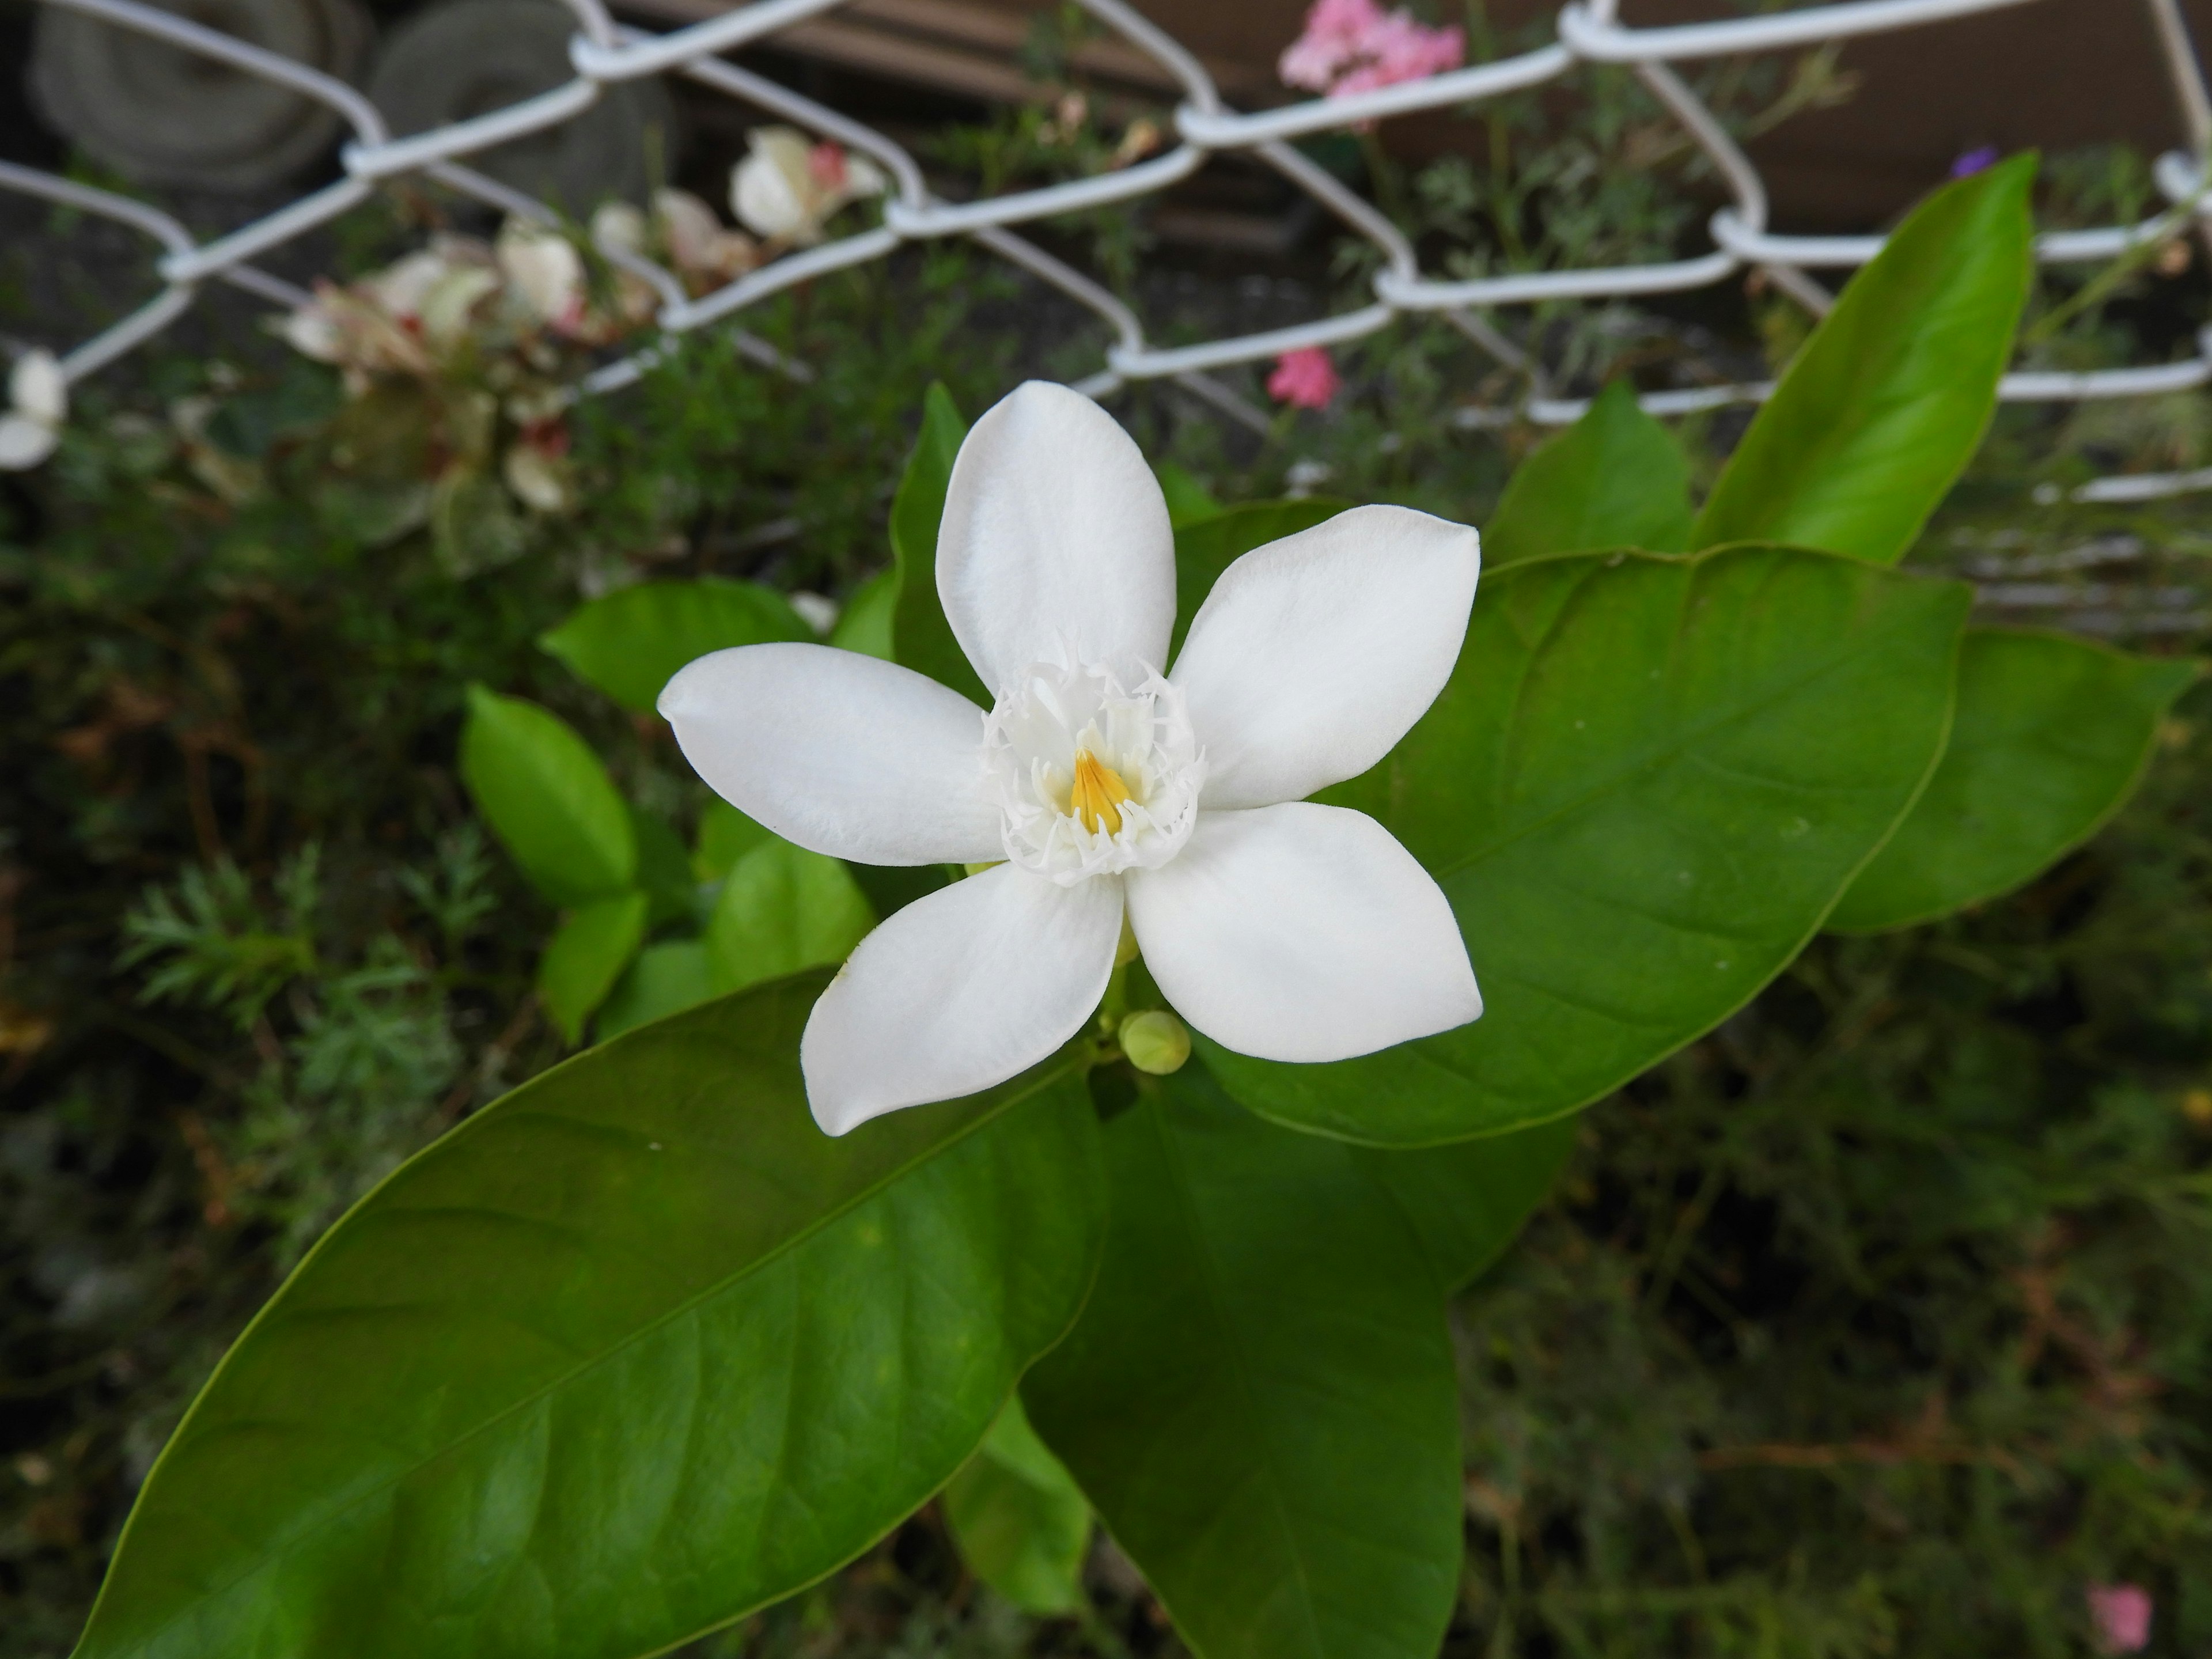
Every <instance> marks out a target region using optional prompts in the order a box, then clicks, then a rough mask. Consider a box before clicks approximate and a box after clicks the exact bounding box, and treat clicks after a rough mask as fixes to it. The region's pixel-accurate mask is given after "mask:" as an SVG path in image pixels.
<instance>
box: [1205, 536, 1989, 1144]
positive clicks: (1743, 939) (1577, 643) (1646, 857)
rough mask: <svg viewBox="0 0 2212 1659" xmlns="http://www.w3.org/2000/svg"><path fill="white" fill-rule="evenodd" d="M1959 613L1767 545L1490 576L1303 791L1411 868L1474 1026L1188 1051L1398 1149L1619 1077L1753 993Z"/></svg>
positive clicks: (1885, 809)
mask: <svg viewBox="0 0 2212 1659" xmlns="http://www.w3.org/2000/svg"><path fill="white" fill-rule="evenodd" d="M1970 598H1971V595H1970V593H1969V592H1968V590H1967V589H1966V587H1965V586H1963V585H1962V584H1959V583H1955V582H1939V581H1934V580H1929V579H1928V578H1925V577H1920V576H1909V575H1903V574H1898V573H1895V572H1892V571H1886V570H1882V569H1880V568H1876V567H1874V566H1871V565H1868V564H1864V563H1861V562H1858V561H1856V560H1852V559H1845V558H1838V557H1835V556H1830V555H1826V554H1820V553H1811V552H1806V551H1802V550H1795V549H1786V548H1734V549H1726V550H1721V551H1719V552H1716V553H1710V554H1706V555H1705V556H1701V557H1699V558H1694V559H1680V558H1661V557H1652V556H1644V555H1638V554H1614V555H1593V554H1580V555H1574V556H1567V557H1563V558H1551V559H1536V560H1531V561H1528V562H1525V563H1522V564H1516V565H1509V566H1508V567H1507V568H1505V569H1504V570H1502V571H1500V572H1498V574H1496V575H1495V576H1494V577H1492V578H1491V579H1489V580H1486V581H1485V582H1484V584H1483V590H1482V596H1481V598H1480V599H1478V600H1477V601H1476V604H1475V607H1474V617H1473V620H1472V622H1471V623H1470V625H1469V627H1468V636H1467V644H1466V647H1465V648H1464V649H1463V650H1462V652H1461V653H1460V659H1459V663H1458V665H1457V667H1456V668H1455V669H1454V671H1453V673H1452V678H1451V680H1450V682H1449V684H1447V685H1446V686H1445V688H1444V690H1443V694H1442V695H1441V696H1439V697H1438V698H1437V701H1436V702H1435V704H1434V705H1433V706H1432V707H1431V708H1430V710H1429V712H1428V713H1427V714H1425V715H1424V716H1423V717H1422V718H1421V720H1420V721H1419V723H1418V724H1417V725H1415V726H1414V727H1413V730H1412V731H1411V732H1408V733H1407V735H1406V737H1405V738H1404V739H1403V740H1402V741H1401V743H1400V744H1399V745H1398V747H1397V748H1396V749H1395V750H1392V752H1391V753H1390V755H1389V757H1386V758H1385V759H1384V760H1383V763H1382V764H1381V765H1380V766H1378V767H1376V769H1374V770H1373V771H1371V772H1369V773H1367V774H1366V775H1364V776H1362V777H1359V778H1355V779H1353V780H1352V781H1350V782H1349V783H1346V784H1341V785H1339V786H1338V787H1335V788H1334V789H1331V790H1329V791H1327V792H1325V793H1324V794H1323V796H1322V799H1324V800H1327V801H1330V802H1334V804H1336V805H1343V806H1351V807H1355V808H1358V809H1359V810H1361V811H1365V812H1368V813H1370V815H1372V816H1373V817H1376V819H1377V820H1379V821H1380V822H1381V823H1383V826H1384V827H1385V828H1387V829H1389V830H1390V832H1391V833H1392V834H1393V835H1395V836H1397V838H1398V839H1399V840H1400V841H1401V842H1403V843H1404V844H1405V846H1406V848H1407V850H1408V851H1410V852H1411V853H1412V854H1413V856H1414V857H1415V858H1417V859H1419V860H1420V861H1421V863H1422V864H1423V865H1424V866H1425V867H1426V868H1427V869H1428V870H1429V872H1430V873H1431V874H1432V875H1434V876H1435V877H1436V878H1437V881H1438V883H1439V884H1441V885H1442V886H1443V890H1444V892H1445V895H1446V896H1448V897H1449V899H1450V901H1451V903H1452V908H1453V910H1454V911H1455V913H1456V914H1457V915H1458V917H1459V921H1460V927H1461V928H1462V931H1463V932H1464V933H1465V934H1466V937H1467V945H1468V956H1469V957H1471V958H1472V960H1473V962H1474V970H1475V977H1476V980H1477V981H1478V982H1479V983H1480V986H1481V987H1482V994H1483V999H1484V1001H1485V1003H1486V1012H1484V1014H1483V1016H1482V1018H1480V1019H1479V1020H1477V1021H1475V1022H1474V1024H1469V1025H1463V1026H1462V1027H1460V1028H1459V1029H1458V1030H1453V1031H1447V1032H1444V1033H1443V1034H1442V1035H1440V1036H1433V1037H1426V1038H1423V1039H1422V1040H1421V1041H1419V1042H1410V1043H1402V1044H1401V1045H1399V1046H1398V1047H1396V1048H1386V1049H1384V1050H1383V1052H1381V1053H1380V1054H1370V1055H1366V1056H1364V1057H1363V1058H1360V1059H1358V1060H1343V1061H1340V1062H1338V1063H1337V1064H1334V1065H1324V1066H1287V1065H1281V1064H1278V1063H1275V1062H1273V1061H1269V1060H1254V1059H1251V1058H1249V1057H1248V1056H1245V1055H1242V1054H1229V1053H1227V1052H1226V1051H1225V1050H1223V1049H1221V1048H1219V1047H1218V1045H1216V1044H1213V1043H1211V1042H1206V1041H1205V1040H1204V1038H1203V1036H1201V1037H1200V1041H1199V1043H1198V1050H1199V1052H1200V1054H1202V1055H1203V1056H1204V1057H1205V1058H1206V1061H1207V1063H1208V1064H1209V1065H1211V1066H1212V1067H1213V1068H1214V1071H1215V1073H1216V1074H1217V1075H1218V1077H1219V1078H1220V1079H1221V1081H1222V1083H1223V1085H1224V1086H1225V1087H1226V1088H1227V1089H1228V1090H1229V1091H1231V1093H1232V1094H1234V1095H1235V1096H1236V1097H1237V1098H1238V1099H1239V1100H1241V1101H1243V1103H1245V1104H1246V1105H1248V1106H1249V1107H1251V1108H1252V1109H1254V1110H1255V1111H1259V1112H1262V1113H1264V1114H1266V1115H1268V1116H1271V1117H1274V1118H1277V1119H1279V1120H1280V1121H1283V1122H1285V1123H1291V1124H1294V1125H1297V1126H1298V1127H1304V1128H1307V1129H1312V1130H1317V1131H1319V1132H1321V1133H1328V1134H1335V1135H1343V1136H1346V1137H1347V1138H1349V1139H1354V1140H1364V1141H1371V1142H1375V1143H1377V1144H1382V1145H1389V1146H1424V1145H1431V1144H1435V1143H1437V1142H1441V1141H1448V1140H1457V1139H1463V1138H1465V1137H1468V1136H1470V1135H1481V1134H1490V1133H1497V1132H1498V1131H1499V1130H1503V1129H1508V1128H1514V1127H1520V1126H1522V1125H1525V1124H1530V1123H1540V1122H1542V1121H1545V1120H1547V1119H1548V1118H1553V1117H1557V1116H1559V1115H1561V1114H1562V1113H1565V1112H1570V1111H1572V1110H1574V1109H1576V1108H1577V1107H1579V1106H1583V1105H1585V1104H1587V1103H1589V1102H1590V1101H1593V1100H1595V1099H1597V1098H1598V1097H1601V1096H1602V1095H1604V1094H1606V1093H1607V1092H1609V1091H1612V1090H1613V1089H1615V1088H1617V1087H1619V1086H1620V1085H1621V1084H1622V1083H1624V1082H1626V1081H1627V1079H1630V1078H1632V1077H1633V1076H1634V1075H1635V1074H1636V1073H1638V1072H1640V1071H1643V1070H1644V1068H1645V1067H1646V1066H1650V1065H1652V1064H1653V1063H1654V1062H1656V1061H1657V1060H1660V1059H1662V1057H1664V1056H1665V1055H1667V1054H1670V1053H1672V1052H1673V1051H1674V1049H1675V1048H1680V1046H1681V1045H1682V1044H1683V1043H1685V1042H1689V1041H1690V1040H1691V1039H1692V1038H1693V1037H1695V1036H1698V1035H1699V1033H1700V1032H1702V1031H1705V1030H1710V1029H1711V1027H1712V1026H1714V1025H1715V1024H1718V1023H1719V1022H1720V1021H1721V1020H1723V1019H1724V1018H1727V1017H1728V1016H1729V1014H1730V1013H1732V1012H1734V1011H1735V1009H1736V1008H1738V1007H1740V1006H1742V1004H1743V1003H1744V1002H1745V1001H1746V1000H1748V999H1749V998H1750V997H1752V996H1753V994H1756V993H1757V992H1758V991H1759V988H1760V987H1762V986H1764V985H1765V983H1766V982H1767V981H1768V980H1770V979H1771V978H1772V977H1773V976H1774V975H1775V974H1777V973H1778V972H1779V971H1780V970H1781V969H1782V968H1783V967H1784V964H1786V963H1788V962H1789V961H1790V958H1791V957H1795V956H1796V954H1797V952H1798V951H1800V950H1801V949H1802V948H1803V945H1804V944H1805V941H1806V940H1807V939H1808V938H1810V937H1811V935H1812V934H1813V933H1814V931H1815V930H1816V929H1817V928H1818V927H1820V923H1821V921H1823V919H1824V918H1825V917H1826V915H1827V914H1828V911H1829V908H1830V907H1831V906H1832V905H1833V904H1834V902H1835V901H1836V898H1837V896H1838V894H1840V893H1841V892H1842V891H1843V890H1844V888H1845V887H1846V886H1847V885H1849V884H1850V881H1851V878H1853V877H1854V876H1855V875H1857V872H1858V871H1859V870H1860V868H1861V867H1862V866H1864V864H1865V863H1866V861H1867V860H1868V859H1869V858H1870V857H1871V856H1872V855H1873V854H1874V852H1875V849H1876V848H1879V847H1880V846H1881V844H1882V842H1884V841H1886V840H1887V838H1888V836H1889V834H1890V832H1891V830H1892V829H1893V828H1894V827H1895V826H1896V824H1897V823H1898V821H1899V818H1901V817H1903V816H1904V814H1905V810H1906V809H1907V808H1908V807H1909V806H1910V805H1911V803H1912V801H1913V799H1915V798H1916V797H1917V795H1918V793H1919V792H1920V788H1921V786H1922V784H1923V781H1925V780H1926V778H1927V777H1928V775H1929V772H1930V771H1931V770H1932V769H1933V768H1934V766H1935V763H1936V759H1937V757H1938V756H1939V755H1940V754H1941V752H1942V745H1943V740H1944V737H1945V734H1946V732H1947V731H1948V726H1949V723H1950V714H1951V696H1952V689H1953V680H1954V665H1955V662H1956V657H1957V647H1958V639H1959V631H1960V625H1961V623H1963V621H1964V619H1965V615H1966V606H1967V604H1968V602H1969V599H1970Z"/></svg>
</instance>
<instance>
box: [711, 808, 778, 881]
mask: <svg viewBox="0 0 2212 1659" xmlns="http://www.w3.org/2000/svg"><path fill="white" fill-rule="evenodd" d="M774 839H775V836H774V834H773V833H772V832H771V831H770V830H769V829H768V827H767V826H766V825H765V824H761V823H755V822H754V821H753V820H752V819H750V818H749V817H746V816H745V815H744V813H743V812H740V811H738V809H737V808H736V807H734V806H732V805H730V803H729V802H727V801H726V800H724V799H722V798H721V797H720V795H709V796H708V798H707V804H706V805H704V806H702V807H701V808H700V809H699V844H698V846H697V847H696V848H694V849H693V850H692V854H691V873H692V875H693V876H694V877H695V878H697V879H698V880H700V881H720V880H721V878H723V877H725V876H726V875H728V874H729V873H730V871H731V870H732V868H733V867H734V866H736V864H737V861H738V860H739V859H741V858H743V857H744V855H745V854H748V853H750V852H751V851H752V850H753V848H756V847H760V846H763V845H765V844H766V843H767V842H770V841H773V840H774Z"/></svg>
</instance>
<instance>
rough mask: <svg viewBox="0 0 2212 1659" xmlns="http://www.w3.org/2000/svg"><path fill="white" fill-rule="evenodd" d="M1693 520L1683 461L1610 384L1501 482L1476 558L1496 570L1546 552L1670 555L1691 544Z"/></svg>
mask: <svg viewBox="0 0 2212 1659" xmlns="http://www.w3.org/2000/svg"><path fill="white" fill-rule="evenodd" d="M1690 520H1691V507H1690V462H1689V458H1688V457H1687V456H1686V455H1685V454H1683V453H1682V446H1681V445H1680V444H1678V443H1676V442H1675V441H1674V434H1673V433H1671V432H1669V431H1668V430H1667V428H1665V427H1663V426H1662V425H1660V424H1659V422H1656V421H1655V420H1653V419H1652V418H1651V417H1650V416H1649V415H1646V414H1645V413H1644V410H1643V407H1642V406H1641V405H1640V404H1638V402H1637V401H1636V388H1635V387H1634V386H1631V385H1630V384H1629V383H1628V382H1627V381H1626V380H1615V381H1614V382H1613V384H1612V385H1611V386H1607V387H1606V389H1605V390H1604V391H1603V392H1601V393H1599V394H1598V398H1597V400H1596V401H1595V403H1593V404H1591V405H1590V406H1589V408H1588V409H1587V410H1584V411H1583V417H1582V419H1580V420H1578V421H1577V422H1575V423H1574V424H1573V425H1572V426H1571V427H1569V428H1567V429H1566V430H1565V432H1563V433H1561V434H1560V435H1559V436H1558V437H1556V438H1554V439H1553V440H1552V441H1551V442H1549V443H1547V444H1546V445H1545V446H1544V447H1542V448H1541V449H1540V450H1538V451H1537V452H1536V453H1534V454H1533V455H1531V456H1530V457H1529V458H1528V459H1527V460H1525V461H1523V462H1522V463H1521V465H1520V468H1519V470H1518V471H1516V472H1515V473H1514V474H1513V476H1512V477H1511V478H1510V479H1509V480H1508V481H1507V483H1506V485H1505V494H1504V497H1503V498H1502V499H1501V500H1500V501H1498V511H1497V512H1495V513H1492V514H1491V516H1490V522H1489V523H1488V524H1486V525H1485V526H1482V562H1483V564H1484V565H1485V567H1486V568H1489V569H1492V570H1495V569H1498V568H1500V567H1501V566H1504V565H1509V564H1513V563H1516V562H1519V561H1520V560H1522V559H1533V558H1535V557H1537V556H1540V555H1541V554H1546V553H1594V552H1599V551H1601V550H1605V549H1607V548H1614V547H1638V548H1642V549H1644V550H1645V551H1646V552H1650V553H1676V552H1680V550H1682V549H1683V548H1685V547H1687V546H1688V545H1689V544H1690Z"/></svg>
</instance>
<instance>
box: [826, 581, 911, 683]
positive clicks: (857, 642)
mask: <svg viewBox="0 0 2212 1659" xmlns="http://www.w3.org/2000/svg"><path fill="white" fill-rule="evenodd" d="M898 596H899V575H898V570H897V568H896V566H894V567H893V568H890V569H888V570H881V571H878V572H877V573H876V574H874V575H872V576H871V577H869V578H868V580H866V581H864V582H862V583H861V584H860V586H858V587H856V588H854V590H853V597H852V598H851V599H848V600H846V601H845V608H844V610H843V611H841V612H840V613H839V614H838V617H837V625H836V627H835V628H833V629H830V630H829V643H830V644H832V645H834V646H836V647H837V648H838V649H839V650H840V651H857V652H859V653H860V654H861V655H862V656H864V657H880V658H882V659H884V661H885V662H890V661H893V660H895V658H894V656H893V653H892V648H891V625H892V620H893V618H894V617H896V616H897V614H898Z"/></svg>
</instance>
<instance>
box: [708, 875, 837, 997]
mask: <svg viewBox="0 0 2212 1659" xmlns="http://www.w3.org/2000/svg"><path fill="white" fill-rule="evenodd" d="M875 925H876V913H875V912H874V911H873V910H872V909H871V908H869V905H868V901H867V898H866V896H865V895H863V894H862V893H861V891H860V888H859V887H858V886H856V885H855V884H854V881H853V878H852V875H851V874H850V872H848V871H847V869H846V867H845V866H844V865H843V864H842V862H841V861H839V860H836V859H833V858H829V857H828V856H826V855H825V854H821V853H810V852H808V851H807V850H806V849H805V848H802V847H793V845H792V844H791V843H790V842H787V841H783V840H781V839H773V840H770V841H769V842H765V843H764V844H763V845H762V846H759V847H756V848H753V850H752V851H751V852H750V853H748V854H745V855H744V857H743V858H741V859H739V860H738V861H737V863H736V864H735V865H734V866H732V867H731V870H730V873H729V874H728V876H726V878H724V879H723V882H722V892H721V896H720V898H718V899H717V900H716V901H715V902H714V916H713V918H712V920H710V921H708V924H707V969H708V973H709V974H710V975H712V976H713V979H714V988H715V989H716V990H717V991H736V990H740V989H742V988H743V987H745V986H748V985H754V984H757V983H758V982H759V981H762V980H764V979H779V978H781V977H782V976H783V975H786V974H791V973H796V972H797V971H798V970H799V969H801V968H812V967H816V966H817V965H821V964H825V963H827V964H834V963H840V962H842V961H844V959H845V958H846V957H848V956H850V955H851V954H852V951H853V947H854V945H858V944H859V943H860V939H861V937H862V936H863V935H864V934H866V933H867V931H868V929H870V928H871V927H874V926H875Z"/></svg>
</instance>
